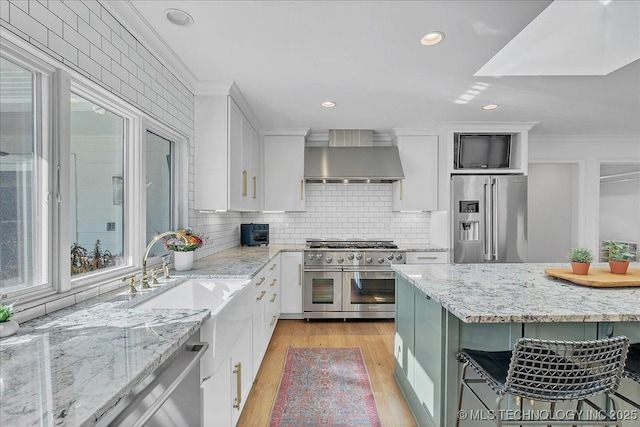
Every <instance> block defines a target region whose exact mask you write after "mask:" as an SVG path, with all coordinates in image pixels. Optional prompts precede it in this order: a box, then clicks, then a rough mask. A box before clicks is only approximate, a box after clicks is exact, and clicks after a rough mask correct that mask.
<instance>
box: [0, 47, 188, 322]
mask: <svg viewBox="0 0 640 427" xmlns="http://www.w3.org/2000/svg"><path fill="white" fill-rule="evenodd" d="M21 43H22V41H20V40H17V39H15V40H14V39H11V40H8V39H5V38H2V39H0V299H1V300H2V301H3V302H4V301H5V300H8V299H11V300H15V299H16V298H19V299H20V303H19V305H18V309H19V310H20V309H21V307H20V306H22V305H23V304H24V307H31V306H35V305H38V304H42V303H43V302H46V301H50V300H52V299H54V298H55V294H56V293H67V292H71V293H73V292H79V291H82V290H84V289H86V287H88V286H95V285H97V284H101V283H106V282H111V281H116V280H117V281H119V280H120V279H121V278H122V277H123V276H124V275H126V274H131V273H134V272H136V271H139V268H140V264H141V256H142V253H143V250H144V248H145V246H146V244H147V242H149V241H150V240H152V238H153V236H154V235H155V233H156V231H160V232H162V231H167V230H171V229H173V228H175V226H176V225H178V224H186V222H181V221H186V219H187V211H186V205H187V194H188V189H187V184H186V181H187V179H188V175H187V169H186V167H181V166H180V164H181V163H186V162H187V154H188V151H187V139H186V138H185V137H184V135H182V134H180V133H179V132H176V131H175V130H174V129H173V128H171V127H169V126H167V125H165V124H163V123H161V122H159V121H157V120H155V119H153V118H150V117H147V116H146V115H145V114H144V113H142V112H141V111H139V110H138V109H136V108H135V107H133V106H131V105H129V104H128V103H126V102H124V101H122V100H121V99H119V98H118V97H117V96H114V95H113V94H112V93H110V92H109V91H107V90H105V89H102V88H101V87H99V86H97V85H96V84H94V83H93V82H91V81H90V80H88V79H86V78H84V77H82V76H80V75H79V74H77V73H75V72H73V71H67V70H66V69H65V67H64V65H63V64H59V63H57V62H56V61H55V60H53V59H50V58H47V57H46V55H43V54H42V53H41V52H38V51H37V50H35V49H33V48H31V47H30V46H28V45H27V44H24V43H23V44H21ZM147 129H148V130H147ZM178 187H179V188H178ZM179 205H183V206H185V208H184V209H182V210H180V209H179ZM181 218H182V219H181ZM151 252H152V253H151V255H152V256H156V259H155V260H153V262H150V263H149V265H151V264H153V263H156V262H159V261H160V260H159V256H160V255H163V254H164V253H166V251H165V250H164V248H163V247H162V245H161V244H159V245H157V246H156V247H154V248H152V251H151ZM150 261H151V260H150Z"/></svg>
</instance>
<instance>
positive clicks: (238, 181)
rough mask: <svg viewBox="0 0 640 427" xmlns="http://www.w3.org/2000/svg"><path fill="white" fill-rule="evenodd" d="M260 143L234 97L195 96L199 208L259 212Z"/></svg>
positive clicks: (196, 193) (196, 183) (256, 133)
mask: <svg viewBox="0 0 640 427" xmlns="http://www.w3.org/2000/svg"><path fill="white" fill-rule="evenodd" d="M259 141H260V138H259V135H258V132H257V131H256V130H255V128H254V127H253V126H252V125H251V122H250V121H249V120H248V119H247V117H246V115H245V114H244V113H243V112H242V110H241V109H240V107H239V106H238V104H237V103H236V102H235V101H234V99H233V98H232V97H231V96H230V95H203V96H200V95H198V96H196V97H195V155H194V159H195V165H194V167H195V203H194V207H195V209H199V210H220V211H226V210H232V211H257V210H260V208H261V197H260V195H261V194H262V193H261V190H260V185H261V180H262V179H261V177H262V175H261V174H262V167H261V166H262V162H261V161H260V146H259Z"/></svg>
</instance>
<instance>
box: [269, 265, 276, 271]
mask: <svg viewBox="0 0 640 427" xmlns="http://www.w3.org/2000/svg"><path fill="white" fill-rule="evenodd" d="M277 266H278V264H271V268H270V269H269V270H271V271H273V269H274V268H276V267H277Z"/></svg>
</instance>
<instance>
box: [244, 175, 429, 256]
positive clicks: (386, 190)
mask: <svg viewBox="0 0 640 427" xmlns="http://www.w3.org/2000/svg"><path fill="white" fill-rule="evenodd" d="M305 194H306V197H307V200H306V209H307V210H306V212H286V213H245V214H242V222H243V223H246V222H254V223H267V224H269V225H270V227H269V242H270V243H272V244H301V243H304V241H305V239H306V238H309V237H314V238H333V237H338V238H345V237H346V238H365V239H389V240H393V241H394V242H396V243H400V244H411V243H420V244H424V243H429V213H428V212H392V210H391V208H392V190H391V184H306V187H305Z"/></svg>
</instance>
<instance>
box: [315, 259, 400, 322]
mask: <svg viewBox="0 0 640 427" xmlns="http://www.w3.org/2000/svg"><path fill="white" fill-rule="evenodd" d="M303 300H304V301H303V310H304V314H305V317H393V316H394V312H395V276H394V273H393V271H391V270H389V269H371V268H369V269H367V268H362V267H360V268H354V269H349V270H348V269H345V270H344V271H342V270H338V269H334V270H328V269H322V268H319V269H309V270H305V272H304V288H303Z"/></svg>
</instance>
